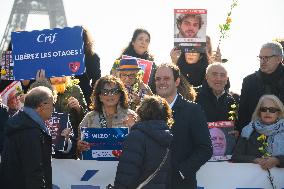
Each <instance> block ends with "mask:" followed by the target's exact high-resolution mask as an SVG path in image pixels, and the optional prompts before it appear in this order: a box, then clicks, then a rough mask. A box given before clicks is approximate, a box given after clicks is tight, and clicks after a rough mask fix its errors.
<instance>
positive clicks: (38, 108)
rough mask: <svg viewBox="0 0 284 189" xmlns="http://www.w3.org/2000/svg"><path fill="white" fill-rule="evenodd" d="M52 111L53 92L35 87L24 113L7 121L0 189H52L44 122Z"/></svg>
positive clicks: (49, 150) (20, 112) (47, 139)
mask: <svg viewBox="0 0 284 189" xmlns="http://www.w3.org/2000/svg"><path fill="white" fill-rule="evenodd" d="M52 111H53V96H52V91H51V90H50V89H48V88H47V87H43V86H40V87H35V88H33V89H31V90H30V91H29V92H28V94H27V95H26V97H25V103H24V108H23V110H20V111H18V112H17V113H16V114H15V115H14V116H13V117H12V118H10V119H9V120H8V121H7V124H6V126H5V141H4V148H3V153H2V162H1V175H0V177H1V178H2V179H3V181H2V182H3V183H1V188H3V189H18V188H21V189H38V188H48V189H51V187H52V181H51V173H52V171H51V136H50V134H49V131H48V129H47V128H46V126H45V123H44V121H46V120H48V119H49V118H50V116H51V114H52Z"/></svg>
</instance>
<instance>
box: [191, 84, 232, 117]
mask: <svg viewBox="0 0 284 189" xmlns="http://www.w3.org/2000/svg"><path fill="white" fill-rule="evenodd" d="M199 90H200V91H199V92H198V95H197V98H196V100H195V102H196V103H197V104H199V105H200V106H201V107H202V109H203V110H204V112H205V115H206V119H207V122H214V121H228V120H229V117H230V116H231V114H229V112H230V111H232V109H233V108H232V107H231V106H232V105H233V104H235V105H236V106H237V103H236V102H235V99H234V98H233V97H232V95H230V94H229V93H228V92H226V91H225V93H224V94H223V95H221V96H220V97H219V98H217V97H216V96H215V95H214V94H213V92H212V89H211V88H210V87H209V86H208V83H207V82H206V81H205V82H204V83H203V85H202V87H201V88H200V89H199ZM236 109H237V108H236Z"/></svg>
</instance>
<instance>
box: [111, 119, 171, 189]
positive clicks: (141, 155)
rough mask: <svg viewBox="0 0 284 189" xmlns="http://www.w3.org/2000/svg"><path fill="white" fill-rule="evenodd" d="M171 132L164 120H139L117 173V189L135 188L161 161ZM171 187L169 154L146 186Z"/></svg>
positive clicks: (129, 136) (157, 188)
mask: <svg viewBox="0 0 284 189" xmlns="http://www.w3.org/2000/svg"><path fill="white" fill-rule="evenodd" d="M171 139H172V135H171V134H170V131H169V128H168V126H167V124H166V122H164V121H160V120H150V121H143V122H138V123H137V124H135V125H134V126H133V127H132V128H131V132H130V133H129V135H128V136H127V138H126V140H125V142H124V147H123V151H122V155H121V157H120V159H119V163H118V166H117V172H116V177H115V182H114V185H115V188H116V189H134V188H136V187H137V186H138V185H139V184H141V183H142V182H143V181H144V180H145V179H147V177H148V176H150V175H151V174H152V173H153V172H154V171H155V170H156V169H157V168H158V166H159V165H160V163H161V162H162V160H163V158H164V156H165V155H166V151H167V148H168V147H169V146H170V142H171ZM169 187H170V154H169V155H168V157H167V160H166V162H165V164H164V165H163V166H162V168H161V169H160V171H159V172H158V173H157V175H156V176H155V177H154V178H153V179H152V180H151V181H150V182H149V183H148V184H147V185H146V186H145V187H143V189H165V188H169Z"/></svg>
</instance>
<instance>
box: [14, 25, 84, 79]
mask: <svg viewBox="0 0 284 189" xmlns="http://www.w3.org/2000/svg"><path fill="white" fill-rule="evenodd" d="M11 39H12V56H13V61H14V76H15V79H16V80H23V79H35V77H36V72H37V70H39V69H44V70H45V74H46V77H60V76H69V75H80V74H83V73H84V71H85V63H84V45H83V28H82V27H81V26H75V27H72V28H70V27H66V28H63V29H59V28H54V29H45V30H42V31H38V30H35V31H31V32H27V31H21V32H12V36H11Z"/></svg>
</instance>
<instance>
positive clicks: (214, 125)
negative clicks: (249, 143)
mask: <svg viewBox="0 0 284 189" xmlns="http://www.w3.org/2000/svg"><path fill="white" fill-rule="evenodd" d="M207 124H208V128H209V132H210V137H211V142H212V147H213V156H212V158H211V159H210V160H209V161H226V160H229V159H231V156H232V153H233V148H234V146H235V144H236V138H235V136H234V135H233V134H232V133H231V132H232V131H234V122H233V121H217V122H208V123H207Z"/></svg>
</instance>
